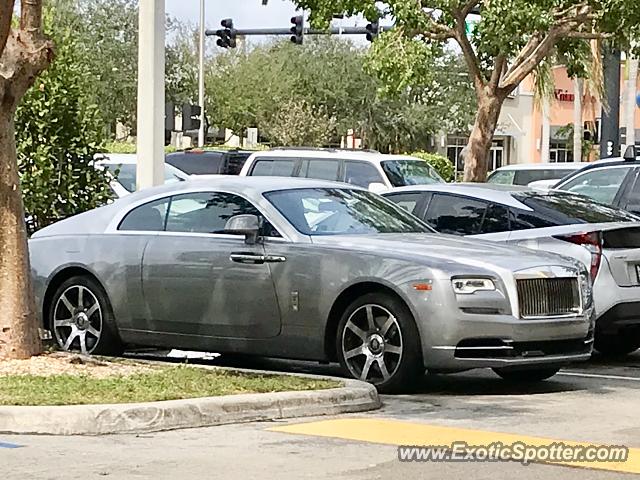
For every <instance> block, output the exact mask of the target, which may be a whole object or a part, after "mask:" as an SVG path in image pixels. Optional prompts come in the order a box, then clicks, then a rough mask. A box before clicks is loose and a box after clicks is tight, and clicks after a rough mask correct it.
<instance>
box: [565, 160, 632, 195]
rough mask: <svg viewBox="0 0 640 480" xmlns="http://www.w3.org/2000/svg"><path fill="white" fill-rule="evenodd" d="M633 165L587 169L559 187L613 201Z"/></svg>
mask: <svg viewBox="0 0 640 480" xmlns="http://www.w3.org/2000/svg"><path fill="white" fill-rule="evenodd" d="M630 169H631V167H613V168H599V169H596V170H591V171H587V172H585V173H582V174H580V175H577V176H576V177H574V178H572V179H571V180H569V181H568V182H566V183H564V184H562V185H560V186H559V187H558V188H559V189H560V190H564V191H567V192H572V193H579V194H581V195H585V196H587V197H590V198H592V199H594V200H596V201H597V202H601V203H613V200H614V198H615V197H616V194H617V193H618V190H619V189H620V186H621V185H622V181H623V180H624V178H625V177H626V175H627V174H628V173H629V170H630Z"/></svg>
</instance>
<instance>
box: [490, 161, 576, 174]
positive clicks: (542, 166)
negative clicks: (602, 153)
mask: <svg viewBox="0 0 640 480" xmlns="http://www.w3.org/2000/svg"><path fill="white" fill-rule="evenodd" d="M584 165H585V164H584V163H581V162H567V163H516V164H513V165H505V166H504V167H500V168H496V169H495V170H494V172H503V171H510V170H578V169H580V168H582V167H584Z"/></svg>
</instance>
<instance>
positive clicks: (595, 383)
mask: <svg viewBox="0 0 640 480" xmlns="http://www.w3.org/2000/svg"><path fill="white" fill-rule="evenodd" d="M174 361H175V360H174ZM190 361H198V360H193V359H192V360H190ZM201 361H203V362H205V363H210V364H220V365H227V366H242V367H248V368H257V369H266V370H275V371H297V372H307V373H318V374H332V375H333V374H338V373H339V371H338V370H337V367H336V366H334V365H318V364H314V363H309V362H289V361H282V360H272V359H237V358H236V359H224V357H219V358H216V359H213V360H201ZM383 402H384V407H383V408H382V409H381V410H378V411H375V412H369V413H364V414H355V415H344V416H340V417H331V418H326V417H324V418H316V419H305V420H294V421H282V422H266V423H265V422H263V423H251V424H243V425H229V426H221V427H213V428H203V429H192V430H182V431H173V432H161V433H155V434H149V435H140V436H136V435H117V436H106V437H46V436H11V435H0V465H2V467H3V469H2V470H3V473H4V476H5V477H6V478H9V479H14V478H15V479H21V480H24V479H32V478H33V479H93V478H101V479H103V478H109V477H110V478H116V479H129V478H131V479H138V478H154V479H164V478H166V479H176V478H177V479H185V480H190V479H198V480H201V479H210V478H211V479H214V478H215V479H218V478H231V479H236V478H237V479H251V478H259V479H264V478H277V479H300V478H314V479H315V478H318V479H321V478H335V479H349V480H359V479H367V480H370V479H377V478H380V479H382V478H411V479H413V478H420V479H422V478H425V479H431V478H433V479H436V478H437V479H442V478H451V479H456V480H457V479H460V478H469V479H474V480H475V479H491V480H495V479H513V478H518V480H529V479H548V478H551V477H556V478H559V479H565V478H566V479H580V480H591V479H619V478H631V477H633V476H634V473H635V474H636V475H637V474H638V473H640V449H639V448H638V447H640V420H639V419H638V415H637V409H638V405H640V354H638V353H636V354H635V355H633V356H630V357H628V358H626V359H624V360H618V361H605V360H603V359H601V358H598V357H595V358H594V359H593V360H592V361H591V362H589V363H586V364H582V365H579V366H573V367H571V368H567V369H566V370H564V371H562V372H561V373H560V374H559V375H557V376H556V377H554V378H553V379H551V380H549V381H547V382H543V383H540V384H538V385H535V386H514V385H510V384H508V383H505V382H504V381H502V380H500V379H499V378H498V377H496V376H495V375H493V373H491V372H490V371H472V372H466V373H461V374H456V375H448V376H445V375H433V376H431V375H427V376H425V377H424V378H423V379H422V380H421V382H419V384H417V385H416V386H415V391H414V392H413V393H412V394H407V395H396V396H388V395H385V396H383ZM452 438H453V439H456V440H462V441H467V442H468V443H470V444H475V445H478V444H483V443H490V442H492V441H496V440H499V441H513V439H516V440H519V441H523V442H525V443H535V442H541V441H542V440H540V439H545V440H544V442H548V443H551V442H553V441H573V442H582V443H585V444H598V445H611V444H616V445H626V446H629V447H635V448H636V450H633V452H632V458H630V460H629V461H628V462H625V463H621V464H615V465H613V464H599V463H591V464H581V465H575V464H574V465H547V464H539V463H538V464H531V465H527V466H524V465H521V464H519V463H513V462H498V463H491V462H480V463H471V462H439V463H436V462H413V463H407V462H400V461H399V460H398V450H397V447H398V445H402V444H407V443H405V442H411V441H416V442H419V443H421V444H434V445H438V444H439V443H438V442H439V441H440V440H442V439H452ZM416 439H418V440H416ZM11 446H18V448H7V447H11ZM612 469H618V471H611V470H612ZM627 472H634V473H627Z"/></svg>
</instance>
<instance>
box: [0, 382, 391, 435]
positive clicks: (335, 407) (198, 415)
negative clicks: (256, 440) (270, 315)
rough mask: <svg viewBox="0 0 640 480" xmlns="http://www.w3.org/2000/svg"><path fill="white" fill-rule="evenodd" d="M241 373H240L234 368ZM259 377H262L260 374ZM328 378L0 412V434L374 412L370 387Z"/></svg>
mask: <svg viewBox="0 0 640 480" xmlns="http://www.w3.org/2000/svg"><path fill="white" fill-rule="evenodd" d="M234 370H237V371H240V372H242V371H245V372H246V370H242V369H234ZM261 373H262V374H265V373H266V372H261ZM300 376H303V377H309V378H316V379H331V380H334V381H338V382H341V383H343V385H344V386H343V387H341V388H331V389H327V390H311V391H301V392H277V393H251V394H241V395H225V396H220V397H205V398H193V399H186V400H166V401H159V402H149V403H121V404H109V405H65V406H38V407H29V406H26V407H25V406H16V407H13V406H3V407H0V433H5V434H45V435H105V434H118V433H148V432H158V431H163V430H174V429H178V428H197V427H211V426H215V425H225V424H230V423H245V422H255V421H265V420H280V419H286V418H298V417H313V416H320V415H337V414H341V413H353V412H363V411H367V410H374V409H377V408H380V406H381V403H380V399H379V397H378V392H377V391H376V389H375V387H374V386H373V385H370V384H368V383H365V382H361V381H359V380H348V379H344V378H334V377H324V376H323V377H321V376H312V375H306V374H305V375H300Z"/></svg>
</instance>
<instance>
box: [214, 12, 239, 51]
mask: <svg viewBox="0 0 640 480" xmlns="http://www.w3.org/2000/svg"><path fill="white" fill-rule="evenodd" d="M220 25H222V29H220V30H216V35H217V36H218V37H220V38H218V41H217V42H216V44H217V45H218V46H219V47H221V48H236V37H237V35H238V33H237V31H236V29H235V28H233V20H232V19H231V18H225V19H224V20H222V21H221V22H220Z"/></svg>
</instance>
